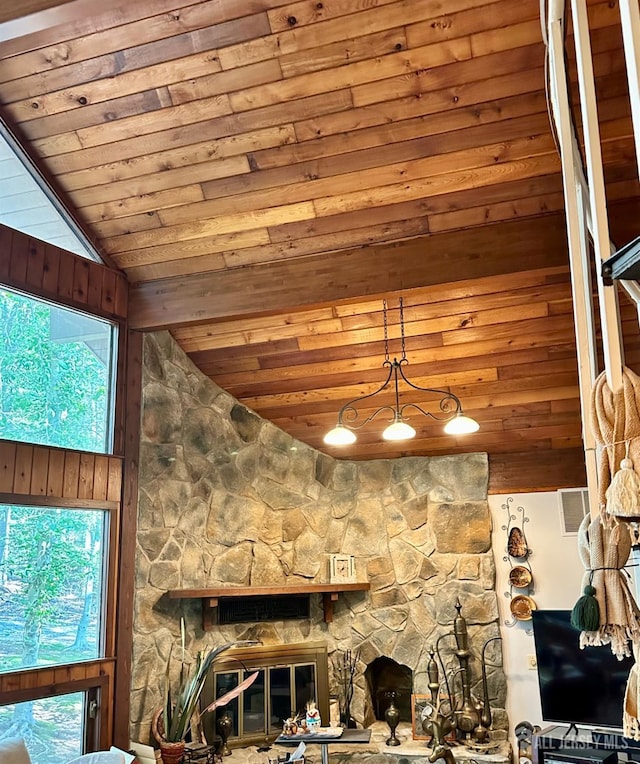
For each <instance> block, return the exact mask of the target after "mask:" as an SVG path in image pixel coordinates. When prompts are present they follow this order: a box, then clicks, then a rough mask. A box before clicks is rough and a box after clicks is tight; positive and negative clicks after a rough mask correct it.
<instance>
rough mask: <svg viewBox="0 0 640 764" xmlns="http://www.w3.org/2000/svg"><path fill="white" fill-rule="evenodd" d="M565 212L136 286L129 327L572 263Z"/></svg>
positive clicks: (281, 307) (262, 310)
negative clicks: (568, 253)
mask: <svg viewBox="0 0 640 764" xmlns="http://www.w3.org/2000/svg"><path fill="white" fill-rule="evenodd" d="M566 258H567V251H566V234H565V224H564V217H563V216H562V215H561V214H553V215H545V216H541V217H536V218H530V219H527V220H523V221H514V222H508V223H500V224H494V225H488V226H484V227H483V228H481V229H475V230H468V231H454V232H447V233H443V234H438V235H435V236H429V237H423V238H418V239H412V240H410V241H404V242H399V243H394V244H388V245H379V246H372V247H363V248H359V249H355V250H347V251H342V252H328V253H323V254H321V255H316V256H313V257H308V258H297V259H294V260H292V261H288V262H275V263H263V264H259V265H255V266H249V267H246V268H235V269H231V270H228V271H224V272H217V273H203V274H194V275H190V276H184V277H179V278H178V277H177V278H171V279H162V280H158V281H149V282H146V283H141V284H136V285H134V286H133V287H132V288H131V292H130V310H129V321H130V326H132V327H133V328H135V329H143V330H156V329H161V328H166V327H168V326H172V327H174V328H175V327H177V326H183V325H187V324H198V323H203V322H205V321H211V320H216V319H220V318H230V317H240V316H248V315H259V314H263V315H267V314H269V313H275V312H282V311H287V310H291V311H295V310H301V309H303V308H308V307H309V306H311V305H330V304H332V303H336V302H339V301H345V300H349V299H354V298H358V297H359V298H361V297H362V296H363V295H369V296H371V295H375V294H384V293H386V292H389V291H396V290H403V289H412V288H415V287H420V286H430V285H435V284H445V283H449V282H452V281H460V280H463V279H470V278H481V277H484V276H491V275H496V274H501V273H515V272H519V271H525V270H534V269H536V268H547V267H553V266H556V265H564V264H565V263H566Z"/></svg>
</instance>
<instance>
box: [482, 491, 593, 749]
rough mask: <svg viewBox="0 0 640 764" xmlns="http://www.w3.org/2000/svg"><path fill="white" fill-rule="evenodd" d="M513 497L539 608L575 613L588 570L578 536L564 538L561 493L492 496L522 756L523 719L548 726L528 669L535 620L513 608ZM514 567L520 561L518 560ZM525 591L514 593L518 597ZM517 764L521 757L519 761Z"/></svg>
mask: <svg viewBox="0 0 640 764" xmlns="http://www.w3.org/2000/svg"><path fill="white" fill-rule="evenodd" d="M509 496H512V497H513V502H511V504H510V509H511V514H515V515H516V518H517V519H516V520H515V521H513V522H512V525H517V526H518V527H524V530H525V534H526V537H527V542H528V545H529V548H530V549H531V550H532V554H531V556H530V557H529V564H530V566H531V570H532V573H533V587H532V589H531V590H530V595H531V597H532V599H533V600H534V601H535V603H536V605H537V607H538V608H540V609H542V608H544V609H558V610H570V609H571V608H572V607H573V606H574V604H575V602H576V600H577V599H578V597H579V596H580V594H581V590H580V584H581V580H582V574H583V570H584V569H583V566H582V563H581V562H580V559H579V557H578V543H577V536H575V535H573V536H564V535H563V534H562V525H561V517H560V507H559V500H558V494H557V493H555V492H553V493H521V494H509V495H494V496H489V507H490V510H491V517H492V520H493V531H492V544H493V550H494V555H495V561H496V591H497V593H498V608H499V611H500V629H501V635H502V650H503V660H504V671H505V674H506V677H507V713H508V715H509V724H510V735H511V744H512V745H513V746H514V753H516V752H517V747H516V744H515V740H514V738H513V730H514V727H515V726H516V724H518V723H519V722H522V721H528V722H531V724H534V725H535V724H539V725H541V726H543V727H544V726H546V724H543V721H542V712H541V709H540V694H539V691H538V675H537V673H536V671H535V670H531V669H530V668H529V666H528V656H531V655H534V653H535V648H534V641H533V634H532V633H531V622H530V621H529V622H526V621H517V622H516V624H515V625H514V626H511V627H509V626H507V625H506V624H505V622H507V623H513V621H514V619H513V616H512V615H511V611H510V609H509V603H510V598H509V597H507V596H505V592H509V590H510V587H509V579H508V576H509V570H510V568H511V566H510V564H509V562H508V561H504V559H503V558H504V557H505V556H507V551H506V547H507V531H506V530H503V526H506V525H507V523H508V514H507V510H506V509H505V508H504V505H505V504H506V502H507V499H508V497H509ZM518 507H524V509H525V515H526V517H528V518H529V522H527V523H526V524H525V525H524V526H523V525H522V523H521V518H522V515H521V513H520V512H517V511H515V510H516V509H517V508H518ZM513 562H514V564H517V563H518V561H517V560H514V561H513ZM523 591H524V590H520V589H513V595H514V596H515V595H517V594H520V593H521V592H523ZM516 761H517V758H516Z"/></svg>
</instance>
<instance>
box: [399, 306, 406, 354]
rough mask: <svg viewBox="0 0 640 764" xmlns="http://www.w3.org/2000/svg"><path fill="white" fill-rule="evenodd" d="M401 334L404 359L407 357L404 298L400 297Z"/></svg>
mask: <svg viewBox="0 0 640 764" xmlns="http://www.w3.org/2000/svg"><path fill="white" fill-rule="evenodd" d="M400 336H401V337H402V360H404V359H405V358H406V357H407V353H406V350H405V347H404V300H403V299H402V297H401V298H400Z"/></svg>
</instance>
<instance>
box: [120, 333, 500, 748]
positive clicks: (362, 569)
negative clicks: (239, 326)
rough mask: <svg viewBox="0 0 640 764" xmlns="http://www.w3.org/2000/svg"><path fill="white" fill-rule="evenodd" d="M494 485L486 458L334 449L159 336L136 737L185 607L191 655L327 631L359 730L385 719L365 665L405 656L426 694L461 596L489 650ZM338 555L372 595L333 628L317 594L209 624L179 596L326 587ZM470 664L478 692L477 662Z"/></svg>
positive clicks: (151, 363)
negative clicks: (352, 676) (345, 675)
mask: <svg viewBox="0 0 640 764" xmlns="http://www.w3.org/2000/svg"><path fill="white" fill-rule="evenodd" d="M487 480H488V468H487V457H486V455H485V454H467V455H463V456H450V457H439V458H428V457H424V458H398V459H395V460H374V461H370V462H350V461H341V460H336V459H333V458H331V457H330V456H327V455H325V454H322V453H319V452H317V451H315V450H314V449H312V448H310V447H308V446H306V445H305V444H303V443H301V442H299V441H296V440H294V439H293V438H291V437H290V436H288V435H286V434H285V433H283V432H282V431H280V430H278V429H277V428H276V427H275V426H273V425H272V424H270V423H269V422H266V421H264V420H262V419H261V418H260V417H258V416H257V415H256V414H255V413H253V412H252V411H250V410H249V409H247V408H246V407H245V406H242V405H240V404H239V403H238V402H237V401H235V400H234V399H233V398H232V397H231V396H230V395H228V394H227V393H226V392H224V391H223V390H221V389H220V388H218V387H217V386H216V385H214V384H213V383H212V382H211V381H210V380H209V379H207V378H206V377H204V376H203V375H202V374H201V373H200V372H199V371H198V370H197V369H196V368H195V367H194V366H193V365H192V364H191V362H190V361H189V359H188V358H187V357H186V356H185V355H184V353H183V352H182V351H181V350H180V349H179V347H178V346H177V345H176V343H175V342H174V341H173V339H172V338H171V337H170V335H169V334H167V333H158V334H153V335H146V336H145V353H144V377H143V418H142V438H141V450H140V481H139V517H138V536H137V570H136V592H135V602H134V608H135V622H134V654H133V669H132V695H131V697H132V728H131V735H132V738H133V739H136V740H141V741H144V742H146V741H147V740H148V739H149V727H150V720H151V716H152V714H153V711H154V710H155V709H156V708H158V707H159V706H160V705H161V697H162V684H163V676H164V671H165V666H166V662H167V658H168V655H169V649H170V646H171V645H172V644H173V645H174V646H178V645H179V634H180V618H181V616H183V617H184V618H185V623H186V627H187V649H188V651H189V653H190V654H191V655H192V656H193V655H194V654H195V652H196V651H197V650H200V649H203V648H205V647H208V646H212V645H214V644H222V643H224V642H229V641H233V640H236V639H259V640H261V641H262V642H263V643H265V644H287V643H299V642H305V641H309V640H311V641H324V642H325V643H326V644H327V647H328V651H329V656H330V657H331V656H332V654H334V653H336V651H342V650H359V651H360V661H359V666H358V673H357V676H356V684H355V691H354V700H353V704H352V707H351V711H352V715H353V716H354V718H355V719H356V720H357V721H358V723H359V724H363V725H369V724H371V723H372V722H373V721H374V717H375V714H374V712H373V708H372V702H371V699H370V695H369V692H368V688H367V686H366V680H365V676H364V671H365V668H366V667H367V666H368V665H370V664H371V663H372V662H373V661H374V660H375V659H376V658H380V657H386V658H391V659H393V660H394V661H396V662H397V663H398V664H401V665H403V666H407V667H408V668H409V669H410V670H411V671H412V673H413V691H414V693H420V694H424V693H427V692H428V688H427V683H428V679H427V675H426V663H427V660H428V654H429V648H430V646H431V645H434V644H435V643H436V640H437V639H438V637H439V636H440V635H441V634H443V633H445V632H449V631H450V630H451V625H452V622H453V618H454V617H455V614H456V613H455V607H454V605H455V602H456V599H457V598H460V601H461V602H462V605H463V610H462V612H463V615H464V616H465V617H466V619H467V621H468V625H469V635H470V640H471V644H472V646H473V648H474V651H475V652H476V654H478V653H479V651H480V648H481V646H482V644H484V642H485V641H486V640H488V639H489V638H491V637H497V636H499V629H498V611H497V602H496V593H495V591H494V586H495V566H494V560H493V555H492V552H491V547H490V515H489V509H488V505H487V500H486V498H487V497H486V492H487ZM331 553H339V554H348V555H353V556H354V557H355V560H356V573H357V577H358V579H359V580H368V581H369V582H370V585H371V590H370V592H351V593H347V594H346V595H344V596H343V597H341V598H340V600H339V601H338V602H337V603H336V606H335V613H334V620H333V622H332V623H329V624H327V623H325V622H324V621H323V618H322V608H321V602H320V598H319V597H318V596H317V595H316V596H312V597H311V617H310V618H309V619H305V620H300V621H276V622H269V623H255V624H236V625H234V624H230V625H225V626H220V627H218V628H216V629H215V630H214V631H211V632H208V633H206V634H205V633H203V631H202V628H201V613H200V603H199V601H197V600H196V601H189V600H171V601H170V600H169V599H168V597H167V595H166V592H167V590H169V589H177V588H203V587H207V586H211V587H215V586H220V585H228V586H234V585H236V586H240V585H253V586H268V585H283V584H293V583H296V584H298V583H301V582H307V583H318V582H324V581H327V580H328V556H329V554H331ZM443 644H444V645H445V646H446V645H448V644H449V642H448V641H447V639H445V640H444V641H443ZM487 657H488V660H489V667H488V684H489V690H490V696H491V699H492V706H493V708H494V709H495V712H494V727H495V728H496V732H495V733H494V735H498V736H500V735H502V737H505V734H504V730H506V728H507V719H506V714H505V712H504V710H503V709H504V704H505V696H506V687H505V678H504V673H503V671H502V668H501V665H500V648H499V643H497V642H494V643H492V645H491V646H490V648H489V649H488V650H487ZM472 669H473V672H474V690H475V691H476V692H477V691H478V685H479V682H480V671H479V663H478V662H477V661H475V662H473V664H472ZM176 672H177V664H176V666H174V675H175V673H176ZM477 694H478V695H481V694H482V693H481V692H477ZM263 761H264V759H263Z"/></svg>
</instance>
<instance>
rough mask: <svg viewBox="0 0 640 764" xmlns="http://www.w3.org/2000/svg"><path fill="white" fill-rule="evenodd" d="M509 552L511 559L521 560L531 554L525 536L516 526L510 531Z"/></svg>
mask: <svg viewBox="0 0 640 764" xmlns="http://www.w3.org/2000/svg"><path fill="white" fill-rule="evenodd" d="M507 552H508V553H509V554H510V555H511V557H516V558H520V559H521V558H523V557H526V556H527V555H528V554H529V550H528V549H527V540H526V538H525V535H524V533H523V532H522V531H521V530H520V528H518V527H517V526H514V527H513V528H512V529H511V530H510V531H509V538H508V540H507Z"/></svg>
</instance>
